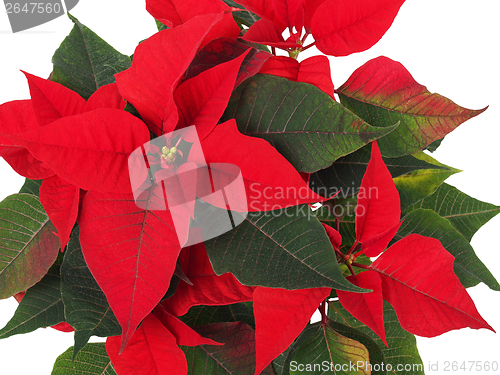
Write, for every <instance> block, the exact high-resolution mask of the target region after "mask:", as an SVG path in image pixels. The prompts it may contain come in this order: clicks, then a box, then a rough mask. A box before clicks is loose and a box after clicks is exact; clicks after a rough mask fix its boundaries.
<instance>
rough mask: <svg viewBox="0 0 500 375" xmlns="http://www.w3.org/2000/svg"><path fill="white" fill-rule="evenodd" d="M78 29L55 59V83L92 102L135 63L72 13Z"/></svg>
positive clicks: (72, 31) (74, 28) (75, 27)
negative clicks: (123, 71)
mask: <svg viewBox="0 0 500 375" xmlns="http://www.w3.org/2000/svg"><path fill="white" fill-rule="evenodd" d="M68 16H69V18H70V19H71V20H72V21H73V22H74V24H75V26H74V27H73V29H72V30H71V33H70V34H69V35H68V36H67V37H66V39H64V41H63V42H62V44H61V46H60V47H59V48H58V49H57V50H56V52H55V54H54V56H53V57H52V62H53V64H54V70H53V72H52V78H51V79H52V81H55V82H59V83H60V84H62V85H64V86H66V87H68V88H70V89H71V90H73V91H76V92H77V93H78V94H80V95H81V96H82V97H83V98H85V99H88V98H89V97H90V96H91V95H92V93H94V92H95V91H96V90H97V89H98V88H99V87H101V86H104V85H107V84H109V83H114V82H115V77H114V75H115V74H116V73H119V72H121V71H122V70H125V69H128V68H130V66H131V64H132V62H131V60H130V58H129V57H128V56H126V55H122V54H121V53H119V52H118V51H116V50H115V49H114V48H113V47H111V46H110V45H109V44H108V43H106V42H105V41H104V40H102V39H101V38H99V37H98V36H97V35H96V34H95V33H94V32H93V31H92V30H90V29H89V28H88V27H86V26H85V25H82V24H81V23H80V22H79V21H78V20H77V19H76V18H75V17H73V16H71V15H70V14H69V13H68Z"/></svg>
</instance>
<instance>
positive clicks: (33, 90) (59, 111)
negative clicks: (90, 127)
mask: <svg viewBox="0 0 500 375" xmlns="http://www.w3.org/2000/svg"><path fill="white" fill-rule="evenodd" d="M24 74H25V75H26V78H27V79H28V83H29V86H30V94H31V102H32V104H33V110H34V112H35V116H36V119H37V121H38V123H39V124H40V126H43V125H47V124H50V123H51V122H54V121H56V120H59V119H60V118H62V117H66V116H72V115H77V114H79V113H81V112H82V110H83V108H84V107H85V105H86V101H85V99H83V98H82V97H81V96H80V95H78V94H77V93H76V92H74V91H72V90H70V89H68V88H67V87H64V86H63V85H61V84H59V83H57V82H53V81H49V80H46V79H43V78H40V77H37V76H34V75H32V74H29V73H24Z"/></svg>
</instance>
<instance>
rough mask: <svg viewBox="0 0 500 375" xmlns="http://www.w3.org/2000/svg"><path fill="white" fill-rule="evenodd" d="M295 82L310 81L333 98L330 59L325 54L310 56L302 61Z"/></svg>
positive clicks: (333, 90)
mask: <svg viewBox="0 0 500 375" xmlns="http://www.w3.org/2000/svg"><path fill="white" fill-rule="evenodd" d="M297 82H304V83H310V84H311V85H314V86H316V87H317V88H319V89H320V90H322V91H323V92H325V93H327V94H328V95H330V96H331V97H332V98H333V99H335V98H334V96H333V94H334V93H335V87H334V86H333V82H332V74H331V71H330V61H329V60H328V58H327V57H326V56H312V57H309V58H307V59H305V60H304V61H302V62H301V63H300V68H299V74H298V75H297Z"/></svg>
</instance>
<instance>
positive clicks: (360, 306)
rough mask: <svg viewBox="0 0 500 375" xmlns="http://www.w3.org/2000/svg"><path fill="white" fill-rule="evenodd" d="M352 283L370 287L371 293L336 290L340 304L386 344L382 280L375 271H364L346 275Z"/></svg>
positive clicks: (361, 286) (366, 287)
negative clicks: (354, 274)
mask: <svg viewBox="0 0 500 375" xmlns="http://www.w3.org/2000/svg"><path fill="white" fill-rule="evenodd" d="M347 280H349V281H350V282H351V283H353V284H354V285H357V286H359V287H360V288H365V289H372V292H371V293H352V292H346V291H343V290H337V296H338V297H339V302H340V303H341V305H342V306H343V307H344V309H346V310H347V311H349V312H350V313H351V315H352V316H354V317H355V318H356V319H358V320H359V321H360V322H361V323H363V324H365V325H367V326H368V327H370V328H371V330H372V331H373V332H375V334H376V335H377V336H378V337H380V339H381V340H382V341H383V342H384V344H385V345H386V346H388V345H387V341H386V339H385V328H384V301H383V298H382V281H381V280H380V276H379V275H378V273H377V272H375V271H365V272H361V273H360V274H358V275H356V276H355V277H354V276H348V277H347Z"/></svg>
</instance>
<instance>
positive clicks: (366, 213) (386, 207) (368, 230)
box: [356, 142, 401, 257]
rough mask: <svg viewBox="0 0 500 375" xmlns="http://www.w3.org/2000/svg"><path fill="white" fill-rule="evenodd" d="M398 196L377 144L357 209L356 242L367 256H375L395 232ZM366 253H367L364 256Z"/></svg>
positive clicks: (399, 212)
mask: <svg viewBox="0 0 500 375" xmlns="http://www.w3.org/2000/svg"><path fill="white" fill-rule="evenodd" d="M400 217H401V209H400V202H399V193H398V190H397V189H396V186H395V185H394V182H393V181H392V176H391V173H390V172H389V170H388V169H387V167H386V165H385V163H384V161H383V160H382V156H381V155H380V150H379V148H378V146H377V143H376V142H373V143H372V156H371V159H370V162H369V163H368V167H367V168H366V172H365V175H364V176H363V180H362V181H361V187H360V189H359V193H358V204H357V207H356V241H357V242H360V243H361V244H362V249H363V251H364V252H365V254H366V255H367V256H373V257H374V256H377V255H378V254H380V253H381V252H382V250H384V249H385V247H386V246H387V244H388V243H389V242H390V240H391V239H392V237H394V234H395V233H396V231H397V230H398V227H399V220H400ZM367 251H369V253H366V252H367Z"/></svg>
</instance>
